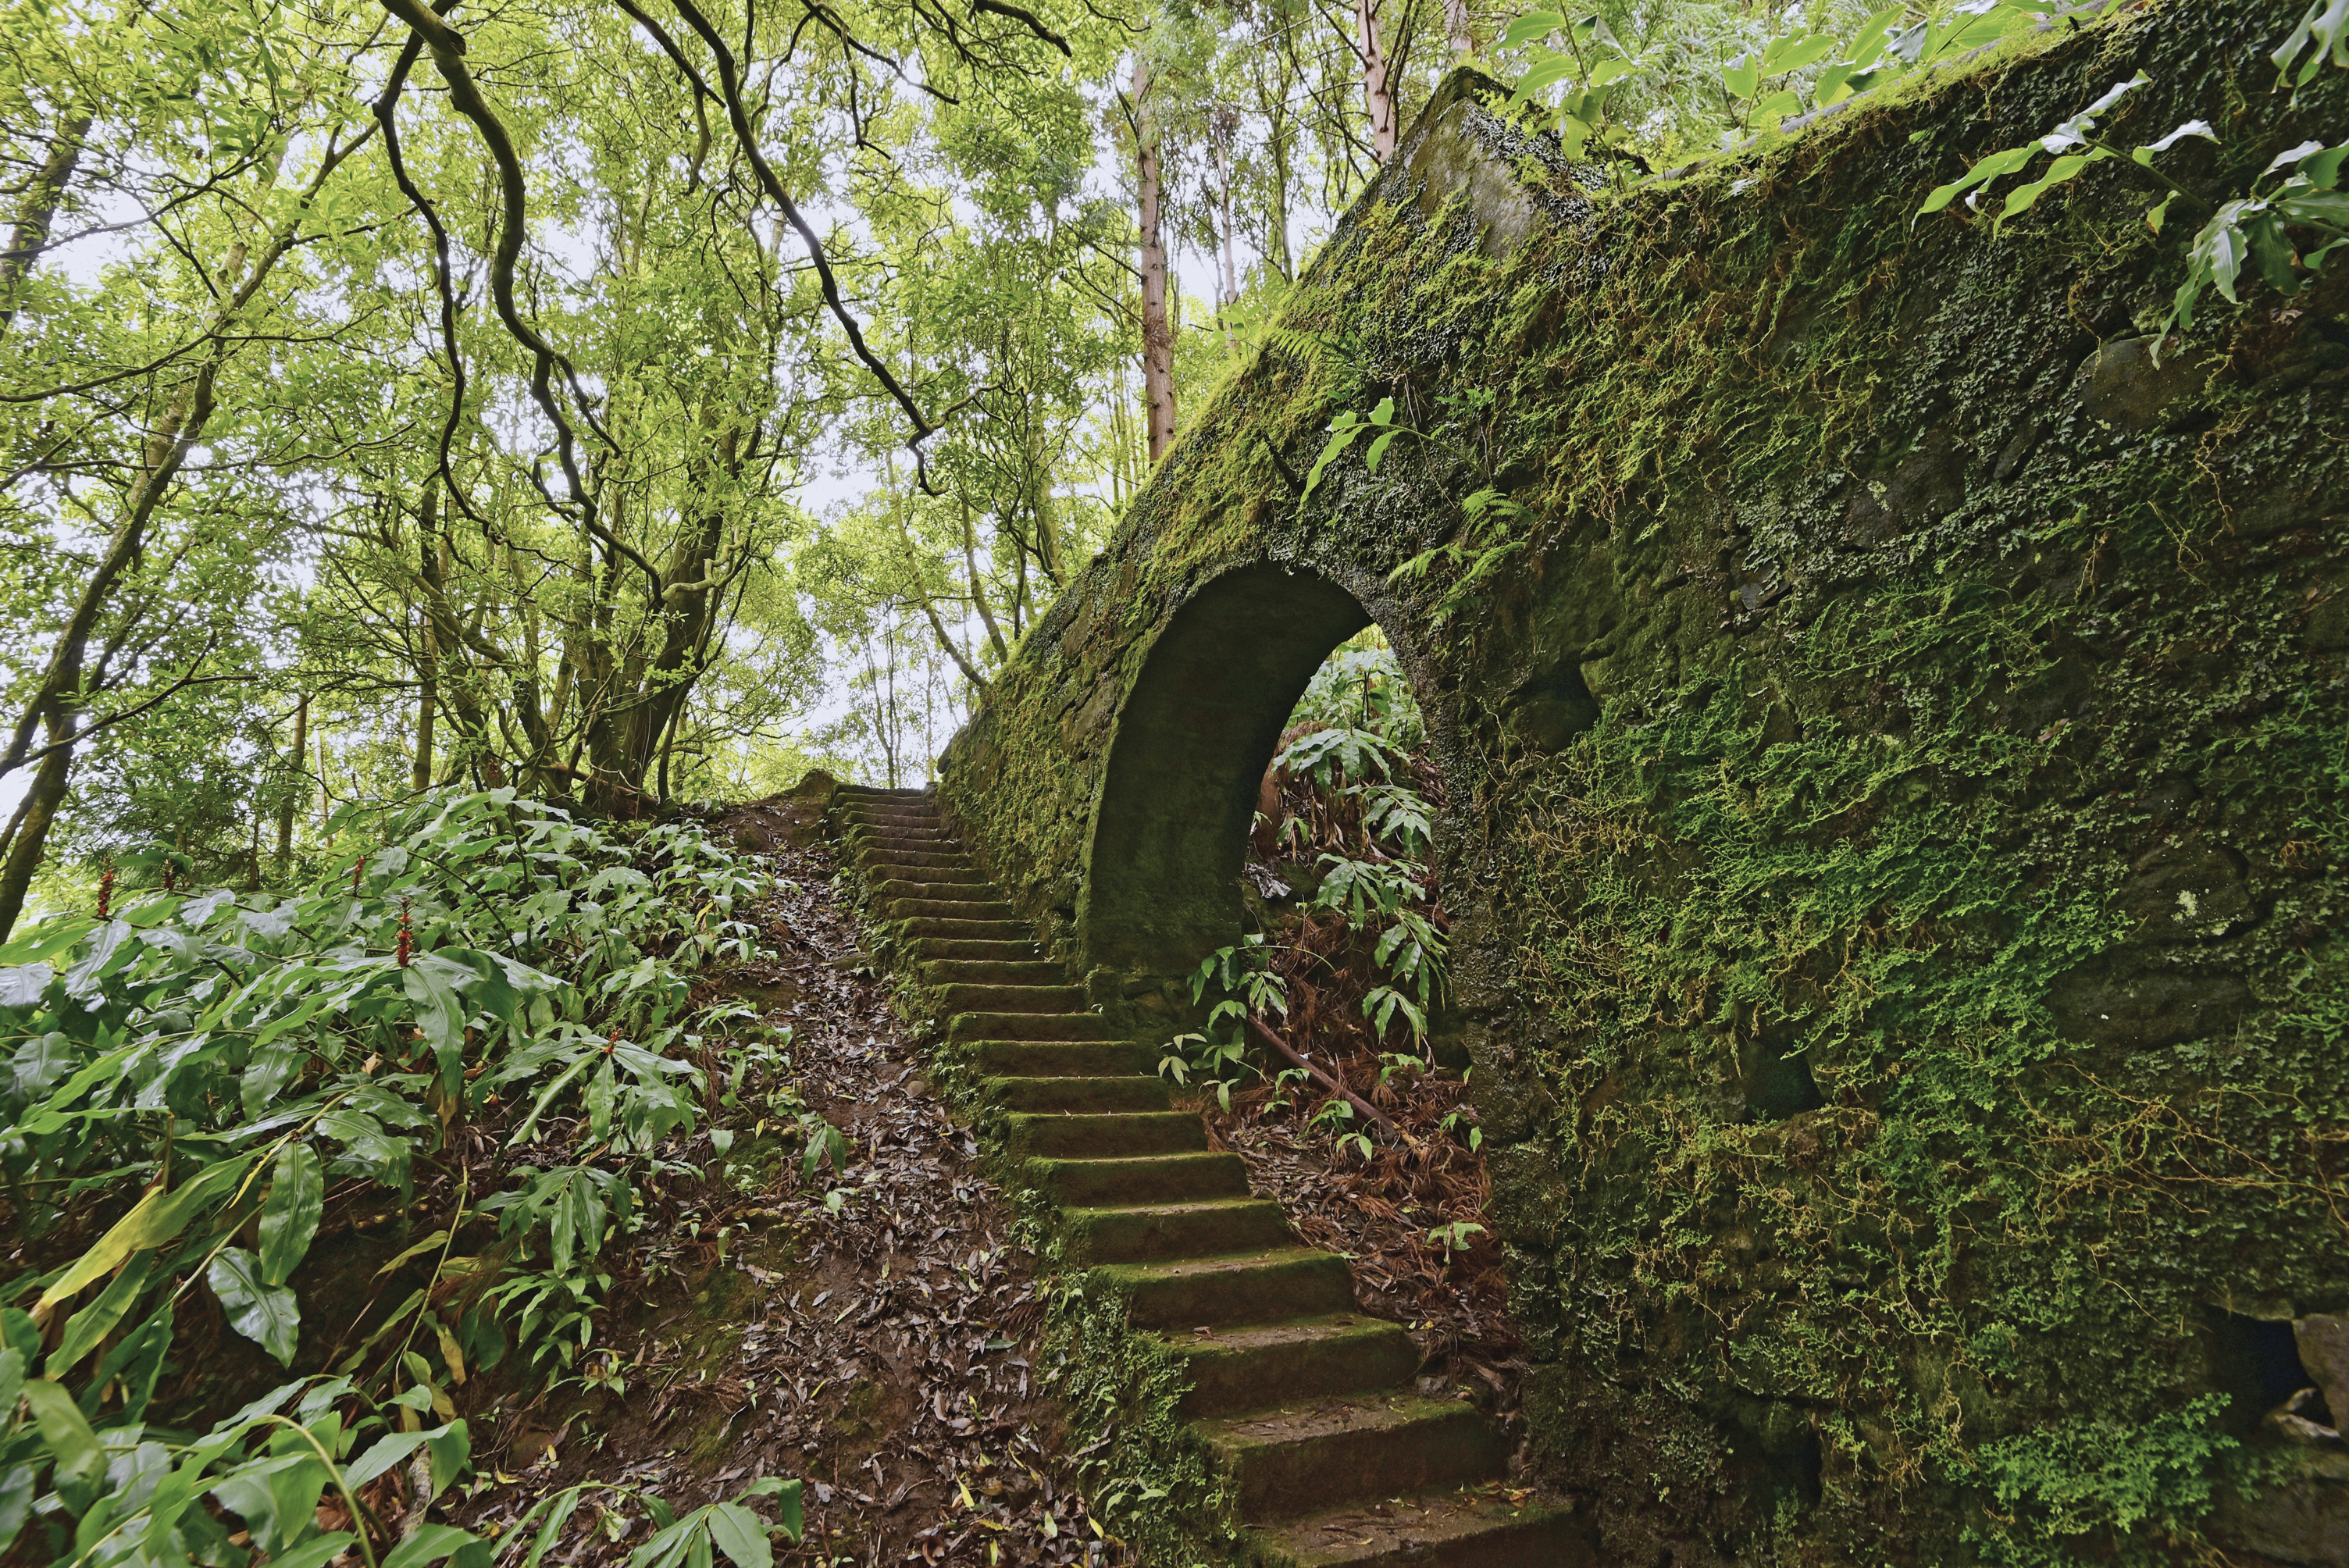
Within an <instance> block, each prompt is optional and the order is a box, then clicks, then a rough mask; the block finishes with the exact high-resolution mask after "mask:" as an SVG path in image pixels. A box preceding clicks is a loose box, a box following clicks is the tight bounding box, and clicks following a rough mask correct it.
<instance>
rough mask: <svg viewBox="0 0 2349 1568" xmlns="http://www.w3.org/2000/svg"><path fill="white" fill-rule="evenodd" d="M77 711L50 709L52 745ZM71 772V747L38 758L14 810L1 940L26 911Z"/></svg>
mask: <svg viewBox="0 0 2349 1568" xmlns="http://www.w3.org/2000/svg"><path fill="white" fill-rule="evenodd" d="M76 718H77V711H76V709H75V708H74V707H73V706H72V705H71V704H69V703H68V704H59V705H58V706H57V707H55V708H53V709H52V710H51V712H50V716H49V722H48V738H49V740H50V741H51V743H52V744H54V743H55V742H57V741H59V740H62V739H64V738H66V737H67V736H69V735H71V734H72V733H73V732H74V725H75V723H76ZM72 772H73V748H72V747H70V746H59V747H58V748H57V749H56V750H55V751H52V752H50V753H49V754H48V755H47V757H44V758H41V766H40V769H39V770H38V771H37V772H36V773H35V774H34V775H33V785H32V788H31V789H29V790H28V791H26V796H25V804H24V806H23V808H22V809H21V810H19V811H18V812H17V816H16V834H15V836H14V837H13V838H11V839H10V840H9V841H8V858H7V861H6V862H5V864H0V942H5V941H7V940H8V934H9V933H10V932H12V931H14V930H15V929H16V917H17V916H18V915H19V914H22V913H24V911H25V895H26V893H27V892H30V891H31V890H32V886H33V873H34V872H36V871H38V870H40V869H41V854H42V851H44V850H45V849H47V845H48V839H49V824H50V823H51V822H53V821H55V820H57V806H58V804H59V803H60V802H61V801H63V800H64V799H65V798H66V780H67V778H68V777H70V776H71V774H72Z"/></svg>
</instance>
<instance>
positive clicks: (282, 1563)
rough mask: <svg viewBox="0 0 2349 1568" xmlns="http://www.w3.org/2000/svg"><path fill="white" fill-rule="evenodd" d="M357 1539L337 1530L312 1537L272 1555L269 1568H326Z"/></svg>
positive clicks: (344, 1531) (349, 1533)
mask: <svg viewBox="0 0 2349 1568" xmlns="http://www.w3.org/2000/svg"><path fill="white" fill-rule="evenodd" d="M357 1539H358V1538H357V1536H355V1535H353V1534H352V1533H351V1532H349V1531H347V1530H337V1531H335V1532H333V1533H331V1534H327V1535H314V1536H312V1537H311V1538H310V1539H309V1540H307V1541H305V1542H302V1544H301V1545H299V1546H294V1547H289V1548H287V1549H286V1550H285V1551H284V1552H280V1553H274V1554H273V1555H272V1556H271V1557H270V1559H269V1568H326V1564H327V1563H331V1562H333V1561H334V1560H335V1559H336V1558H337V1557H339V1556H341V1555H342V1554H343V1549H344V1548H345V1547H347V1546H348V1545H350V1544H351V1543H352V1542H355V1541H357Z"/></svg>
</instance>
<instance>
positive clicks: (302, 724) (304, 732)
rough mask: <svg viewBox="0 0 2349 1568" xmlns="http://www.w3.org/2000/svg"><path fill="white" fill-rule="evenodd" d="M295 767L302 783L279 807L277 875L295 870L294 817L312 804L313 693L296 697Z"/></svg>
mask: <svg viewBox="0 0 2349 1568" xmlns="http://www.w3.org/2000/svg"><path fill="white" fill-rule="evenodd" d="M292 749H293V752H294V770H295V777H296V778H298V779H300V780H301V782H300V783H298V784H296V785H295V786H293V792H292V793H289V794H288V795H287V796H286V797H285V804H284V805H282V806H280V807H278V808H277V874H278V875H279V876H281V877H282V876H284V875H285V873H286V872H289V871H291V870H293V869H294V817H295V813H296V812H298V811H300V810H302V808H303V807H305V806H306V805H308V804H309V800H308V799H307V797H308V795H309V793H310V789H309V784H310V696H309V694H308V693H307V692H305V693H303V694H302V695H301V696H297V697H295V699H294V745H293V748H292Z"/></svg>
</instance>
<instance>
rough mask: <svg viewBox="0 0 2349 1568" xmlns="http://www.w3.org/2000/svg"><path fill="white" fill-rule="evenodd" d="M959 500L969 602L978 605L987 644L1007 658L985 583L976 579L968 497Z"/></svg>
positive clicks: (974, 539)
mask: <svg viewBox="0 0 2349 1568" xmlns="http://www.w3.org/2000/svg"><path fill="white" fill-rule="evenodd" d="M961 501H962V565H963V570H964V571H965V572H966V573H968V574H969V576H970V602H971V603H973V604H975V605H977V606H978V624H980V625H982V626H984V627H986V628H987V642H988V646H989V647H991V648H993V649H994V650H995V656H996V657H997V658H998V659H999V660H1000V659H1008V658H1009V657H1010V656H1011V650H1010V649H1009V648H1007V647H1005V646H1004V645H1003V634H1002V633H1001V632H1000V631H999V630H997V629H996V624H995V612H994V611H992V610H990V609H988V606H987V588H986V585H985V584H984V583H981V582H980V581H979V579H978V532H977V531H976V530H974V529H973V528H972V527H971V525H970V498H969V497H968V496H964V497H962V498H961Z"/></svg>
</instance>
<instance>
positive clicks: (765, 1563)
mask: <svg viewBox="0 0 2349 1568" xmlns="http://www.w3.org/2000/svg"><path fill="white" fill-rule="evenodd" d="M709 1539H710V1540H711V1542H714V1543H715V1544H716V1545H717V1547H718V1550H719V1551H720V1552H723V1553H726V1557H727V1560H728V1561H729V1562H730V1563H733V1564H734V1568H774V1562H775V1551H774V1548H773V1547H772V1546H771V1545H769V1544H768V1542H767V1527H766V1525H765V1523H764V1522H761V1520H760V1518H759V1516H758V1515H757V1514H755V1513H753V1512H751V1511H750V1510H749V1509H747V1508H744V1507H743V1506H742V1505H741V1504H740V1503H739V1502H721V1503H719V1504H718V1505H716V1506H715V1507H713V1508H712V1509H710V1511H709Z"/></svg>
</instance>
